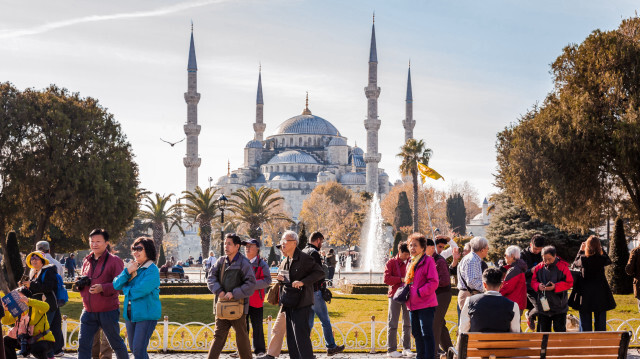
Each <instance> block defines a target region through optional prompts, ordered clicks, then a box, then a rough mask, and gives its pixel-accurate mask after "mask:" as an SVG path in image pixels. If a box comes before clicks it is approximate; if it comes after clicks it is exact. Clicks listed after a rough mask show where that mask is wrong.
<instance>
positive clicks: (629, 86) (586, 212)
mask: <svg viewBox="0 0 640 359" xmlns="http://www.w3.org/2000/svg"><path fill="white" fill-rule="evenodd" d="M638 58H640V18H638V17H637V16H636V17H633V18H630V19H626V20H623V21H622V23H621V25H620V27H619V28H618V29H616V30H613V31H600V30H596V31H593V32H592V33H591V35H589V36H588V37H587V38H586V39H585V40H584V41H583V42H582V43H581V44H573V45H568V46H566V47H565V48H564V49H563V51H562V54H561V55H560V56H559V57H558V58H557V59H556V60H555V62H554V63H553V64H552V65H551V72H552V75H553V80H554V84H555V88H554V90H553V91H552V92H551V93H549V94H548V95H547V97H546V99H545V101H544V103H543V104H542V105H541V106H539V107H538V106H534V108H533V109H532V110H530V111H529V112H528V113H527V114H525V115H524V116H523V117H522V118H521V119H520V120H519V121H518V122H517V123H516V124H514V125H511V126H509V127H507V128H506V129H505V130H504V131H502V132H501V133H499V134H498V141H497V144H496V148H497V153H498V155H497V162H498V174H497V176H496V178H497V182H496V184H497V185H498V186H499V187H500V188H502V189H503V190H505V191H506V192H507V193H508V194H509V195H510V196H511V197H512V198H513V200H514V201H515V202H516V203H517V204H520V205H522V206H524V207H526V208H527V209H528V210H529V211H531V213H532V214H534V215H536V216H537V217H540V218H541V219H543V220H546V221H550V222H553V223H555V224H557V225H558V226H560V227H562V228H576V229H581V230H583V231H584V230H587V229H588V228H592V227H595V226H597V225H599V222H600V221H601V220H602V213H604V212H605V210H606V208H607V206H609V199H610V198H611V193H615V192H620V193H622V194H623V196H621V198H615V200H616V202H617V203H615V204H616V205H620V204H622V203H621V202H630V203H631V204H632V208H633V213H632V215H633V218H634V219H635V221H636V222H638V220H640V171H638V168H640V141H638V138H640V121H638V118H640V106H638V104H640V86H638V83H640V61H638Z"/></svg>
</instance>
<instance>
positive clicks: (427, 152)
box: [396, 138, 432, 232]
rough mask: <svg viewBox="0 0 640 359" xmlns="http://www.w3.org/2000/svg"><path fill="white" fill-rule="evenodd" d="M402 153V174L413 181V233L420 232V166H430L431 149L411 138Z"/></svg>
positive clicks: (402, 148) (422, 142)
mask: <svg viewBox="0 0 640 359" xmlns="http://www.w3.org/2000/svg"><path fill="white" fill-rule="evenodd" d="M400 150H401V152H400V153H398V154H397V155H396V156H398V157H401V158H402V163H400V173H402V174H403V175H405V176H408V175H411V179H413V231H414V232H418V230H419V222H418V165H417V164H416V163H417V162H420V163H422V164H425V165H427V166H428V165H429V159H430V158H431V153H432V152H431V149H430V148H426V147H425V144H424V141H422V140H416V139H413V138H410V139H408V140H407V143H405V144H404V146H402V147H401V148H400Z"/></svg>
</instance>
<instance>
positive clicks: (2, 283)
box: [0, 219, 17, 354]
mask: <svg viewBox="0 0 640 359" xmlns="http://www.w3.org/2000/svg"><path fill="white" fill-rule="evenodd" d="M0 222H2V223H1V224H0V236H1V237H0V241H2V250H3V251H4V255H5V256H6V255H7V237H5V235H4V232H5V231H6V226H5V224H4V221H3V220H1V219H0ZM3 261H4V263H5V267H6V268H7V278H5V276H4V275H1V274H2V273H0V290H1V291H2V292H3V293H9V292H10V290H9V283H7V282H8V281H13V282H14V284H15V282H17V281H16V280H15V278H14V275H13V268H12V267H11V264H10V263H9V261H8V260H7V258H6V257H5V258H4V259H3ZM16 287H17V285H16ZM14 288H15V287H14ZM2 354H4V352H2Z"/></svg>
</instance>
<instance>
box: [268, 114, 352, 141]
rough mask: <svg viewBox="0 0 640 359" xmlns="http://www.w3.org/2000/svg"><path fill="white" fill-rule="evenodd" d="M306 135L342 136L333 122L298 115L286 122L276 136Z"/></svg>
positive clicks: (279, 128)
mask: <svg viewBox="0 0 640 359" xmlns="http://www.w3.org/2000/svg"><path fill="white" fill-rule="evenodd" d="M286 134H304V135H331V136H340V132H339V131H338V129H337V128H335V126H333V125H332V124H331V122H329V121H327V120H325V119H324V118H322V117H319V116H314V115H298V116H294V117H291V118H290V119H288V120H286V121H284V122H283V123H282V124H280V126H278V129H277V130H276V135H286Z"/></svg>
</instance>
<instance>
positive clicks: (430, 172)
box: [416, 161, 444, 183]
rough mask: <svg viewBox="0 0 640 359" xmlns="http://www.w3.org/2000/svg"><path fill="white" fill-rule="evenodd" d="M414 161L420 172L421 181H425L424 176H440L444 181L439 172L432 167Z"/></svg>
mask: <svg viewBox="0 0 640 359" xmlns="http://www.w3.org/2000/svg"><path fill="white" fill-rule="evenodd" d="M416 163H417V164H418V172H419V173H420V178H422V183H424V182H426V177H429V178H433V179H434V180H438V179H440V178H442V180H443V181H444V177H442V176H440V174H439V173H438V172H436V171H435V170H434V169H432V168H430V167H427V165H424V164H422V163H420V162H417V161H416Z"/></svg>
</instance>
